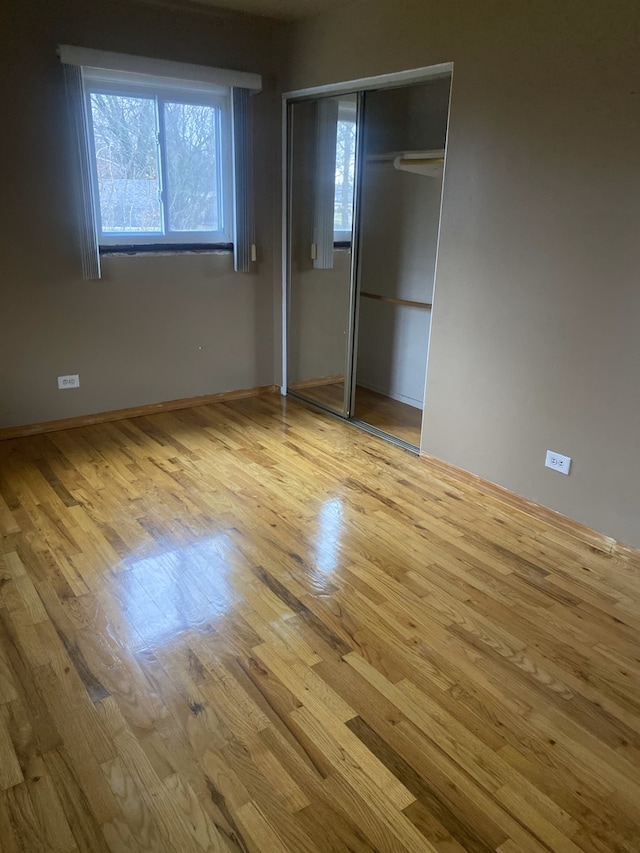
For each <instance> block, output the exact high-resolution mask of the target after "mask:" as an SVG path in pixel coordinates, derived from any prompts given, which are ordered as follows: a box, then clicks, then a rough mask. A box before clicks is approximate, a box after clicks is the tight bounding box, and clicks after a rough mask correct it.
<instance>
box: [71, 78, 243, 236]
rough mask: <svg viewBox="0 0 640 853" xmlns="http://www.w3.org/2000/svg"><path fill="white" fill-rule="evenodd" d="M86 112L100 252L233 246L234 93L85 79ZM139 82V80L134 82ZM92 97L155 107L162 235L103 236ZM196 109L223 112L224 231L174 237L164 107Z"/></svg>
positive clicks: (155, 80)
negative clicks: (103, 96) (130, 99)
mask: <svg viewBox="0 0 640 853" xmlns="http://www.w3.org/2000/svg"><path fill="white" fill-rule="evenodd" d="M83 77H84V90H85V111H86V115H87V124H88V128H89V150H90V155H91V157H90V159H91V174H92V186H93V193H92V195H93V207H94V217H95V222H96V226H97V235H98V244H99V245H100V247H117V246H143V245H148V246H160V247H161V246H162V245H184V246H188V245H199V244H207V245H209V244H211V245H227V244H230V243H231V242H232V241H233V189H232V188H233V151H232V136H231V123H232V120H231V91H230V89H229V88H228V87H223V86H208V85H207V84H201V85H199V84H194V85H192V86H189V85H166V82H165V81H163V78H161V77H158V78H154V77H150V78H149V79H148V80H147V81H144V82H140V79H139V78H140V77H141V75H136V74H127V73H110V72H104V71H101V72H98V73H94V74H92V73H90V72H89V73H85V74H84V75H83ZM136 78H138V79H136ZM93 93H97V94H106V95H115V96H130V97H134V98H135V97H143V98H148V99H149V100H153V101H154V102H155V111H156V123H157V136H158V184H159V195H160V199H159V201H160V211H161V214H160V216H161V226H162V230H161V231H160V232H158V231H149V232H144V231H118V232H113V231H111V232H103V230H102V217H101V211H100V195H99V187H98V169H97V159H96V152H95V136H94V131H93V116H92V110H91V95H92V94H93ZM167 102H170V103H178V104H198V105H205V106H211V107H214V108H216V109H219V110H220V119H221V121H220V130H221V133H220V136H219V139H218V140H217V143H218V154H219V158H218V185H219V187H220V190H221V194H222V198H221V200H220V202H219V211H220V214H221V217H222V228H221V229H219V230H217V231H172V230H171V229H170V228H169V227H168V216H167V204H168V195H167V192H166V186H165V181H166V175H167V167H166V164H167V153H166V142H165V139H164V112H163V106H164V104H165V103H167Z"/></svg>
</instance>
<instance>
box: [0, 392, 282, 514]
mask: <svg viewBox="0 0 640 853" xmlns="http://www.w3.org/2000/svg"><path fill="white" fill-rule="evenodd" d="M275 390H276V386H275V385H259V386H256V387H255V388H241V389H239V390H237V391H220V392H218V393H217V394H204V395H201V396H199V397H183V398H181V399H180V400H167V401H165V402H162V403H147V405H145V406H132V407H130V408H128V409H114V410H113V411H110V412H96V413H95V414H91V415H77V416H76V417H72V418H61V419H60V420H57V421H43V422H42V423H38V424H25V425H23V426H15V427H4V428H3V429H0V441H3V440H5V439H9V438H21V437H22V436H27V435H39V434H40V433H43V432H56V431H57V430H62V429H74V428H75V427H81V426H93V425H94V424H104V423H109V422H110V421H122V420H125V419H126V418H137V417H140V416H141V415H153V414H157V413H158V412H173V411H176V410H177V409H193V408H197V407H198V406H204V405H207V404H209V403H221V402H223V401H225V400H242V399H244V398H245V397H258V396H259V395H260V394H270V393H272V392H273V391H275ZM0 509H1V507H0Z"/></svg>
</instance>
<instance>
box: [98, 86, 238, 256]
mask: <svg viewBox="0 0 640 853" xmlns="http://www.w3.org/2000/svg"><path fill="white" fill-rule="evenodd" d="M118 77H119V81H118V82H114V81H113V80H110V79H109V76H108V75H106V76H105V75H101V76H100V77H98V76H96V75H87V76H86V77H85V92H86V99H87V115H88V123H89V128H90V134H89V137H90V139H89V143H90V151H91V159H92V164H91V165H92V170H93V184H94V193H93V203H94V207H95V220H96V224H97V230H98V240H99V243H100V244H101V245H104V246H109V245H124V244H133V245H135V244H140V243H147V244H149V243H161V244H166V243H191V244H197V243H229V242H231V240H232V233H231V211H232V202H231V183H232V178H231V116H230V99H229V93H228V91H227V92H226V93H225V92H224V91H223V90H222V91H218V90H216V89H210V90H208V91H207V90H203V91H194V92H188V91H171V90H169V89H163V88H161V87H154V86H153V85H152V86H149V85H146V86H144V85H140V84H139V83H138V85H136V75H131V76H130V79H129V80H127V79H126V77H127V75H118Z"/></svg>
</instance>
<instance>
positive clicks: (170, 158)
mask: <svg viewBox="0 0 640 853" xmlns="http://www.w3.org/2000/svg"><path fill="white" fill-rule="evenodd" d="M164 124H165V140H166V163H167V176H166V177H167V181H166V184H167V185H166V190H167V202H168V203H167V216H168V220H169V222H168V228H169V229H170V230H171V231H221V230H222V227H223V226H222V217H221V213H220V210H221V203H222V199H221V192H222V190H221V187H220V180H219V168H218V167H219V162H218V153H219V145H220V110H219V109H218V108H217V107H211V106H206V105H201V104H175V103H165V105H164Z"/></svg>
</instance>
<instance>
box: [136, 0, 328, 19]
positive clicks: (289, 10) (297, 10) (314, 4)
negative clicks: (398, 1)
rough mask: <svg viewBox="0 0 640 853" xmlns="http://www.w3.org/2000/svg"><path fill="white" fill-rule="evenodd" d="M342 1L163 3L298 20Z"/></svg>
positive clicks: (177, 0)
mask: <svg viewBox="0 0 640 853" xmlns="http://www.w3.org/2000/svg"><path fill="white" fill-rule="evenodd" d="M151 1H152V2H153V0H151ZM342 1H343V2H344V0H342ZM147 2H149V0H147ZM340 2H341V0H169V2H167V0H164V3H163V5H165V4H166V5H171V6H182V7H184V6H191V7H192V8H193V6H200V7H203V6H204V7H209V8H211V9H232V10H233V11H235V12H247V13H249V14H252V15H265V16H267V17H269V18H279V19H280V20H283V21H297V20H300V19H301V18H308V17H311V16H312V15H317V14H318V13H320V12H323V11H324V10H325V9H329V8H331V7H332V6H337V5H338V4H339V3H340Z"/></svg>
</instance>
